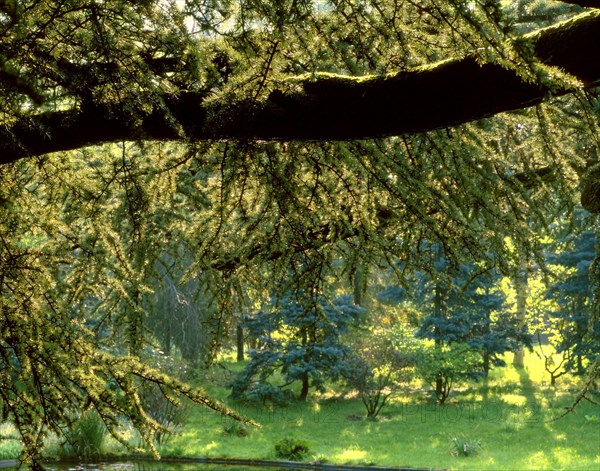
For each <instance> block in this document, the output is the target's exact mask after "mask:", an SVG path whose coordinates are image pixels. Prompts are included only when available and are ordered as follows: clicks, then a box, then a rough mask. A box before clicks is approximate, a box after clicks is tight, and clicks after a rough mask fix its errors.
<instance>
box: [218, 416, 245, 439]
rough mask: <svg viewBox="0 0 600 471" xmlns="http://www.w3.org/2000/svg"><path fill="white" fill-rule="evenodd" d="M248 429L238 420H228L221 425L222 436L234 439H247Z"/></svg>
mask: <svg viewBox="0 0 600 471" xmlns="http://www.w3.org/2000/svg"><path fill="white" fill-rule="evenodd" d="M248 433H249V432H248V427H247V426H246V425H245V424H243V423H242V422H240V421H238V420H229V421H227V422H226V423H225V424H224V425H223V434H225V435H230V436H235V437H247V436H248Z"/></svg>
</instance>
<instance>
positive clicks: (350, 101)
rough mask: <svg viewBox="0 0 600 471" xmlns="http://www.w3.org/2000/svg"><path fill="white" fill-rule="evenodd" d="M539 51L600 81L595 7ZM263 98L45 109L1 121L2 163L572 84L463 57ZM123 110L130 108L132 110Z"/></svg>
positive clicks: (536, 96) (318, 123) (312, 129)
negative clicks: (528, 78) (143, 109)
mask: <svg viewBox="0 0 600 471" xmlns="http://www.w3.org/2000/svg"><path fill="white" fill-rule="evenodd" d="M526 40H528V41H531V42H532V44H533V47H534V48H535V49H534V50H535V54H536V56H537V57H538V59H539V60H540V61H541V62H542V63H544V64H547V65H551V66H556V67H560V68H561V69H563V70H564V71H566V72H568V73H570V74H572V75H573V76H575V77H576V78H577V79H579V80H580V82H581V83H582V84H583V86H584V87H587V88H589V87H594V86H596V85H598V84H600V48H597V47H590V46H592V45H594V44H600V11H596V10H593V11H590V12H588V13H585V14H583V15H580V16H578V17H576V18H573V19H571V20H569V21H567V22H564V23H560V24H558V25H555V26H552V27H550V28H546V29H543V30H540V31H538V32H536V33H534V34H530V35H528V36H526ZM288 85H289V87H288V89H283V90H275V91H273V92H272V93H271V94H270V96H269V97H268V99H266V100H264V101H263V102H259V103H256V102H254V101H252V100H246V101H243V100H242V101H238V102H234V103H227V104H221V105H214V104H213V105H211V106H209V105H207V104H206V103H205V97H204V96H203V95H202V94H200V93H180V94H178V95H176V96H175V95H166V96H164V97H163V100H164V103H162V104H161V105H160V106H159V105H157V106H156V107H155V109H154V110H153V111H151V112H149V113H147V114H145V115H141V116H140V115H133V114H132V112H131V111H130V110H131V108H132V107H131V106H124V103H116V104H114V105H112V106H108V105H102V106H95V107H94V106H92V107H84V108H82V109H72V110H68V111H60V112H50V113H41V114H39V115H34V116H29V117H26V118H23V119H21V120H20V121H18V122H16V123H14V124H12V125H10V126H4V127H0V163H7V162H11V161H14V160H17V159H19V158H23V157H27V156H35V155H41V154H46V153H50V152H55V151H62V150H72V149H77V148H81V147H84V146H88V145H94V144H101V143H105V142H116V141H122V140H184V139H189V140H192V141H194V140H196V141H198V140H211V139H263V140H282V141H286V140H287V141H291V140H351V139H360V138H375V137H385V136H393V135H401V134H407V133H418V132H425V131H430V130H433V129H438V128H443V127H449V126H455V125H459V124H461V123H465V122H469V121H473V120H477V119H480V118H484V117H488V116H492V115H494V114H496V113H500V112H504V111H510V110H516V109H520V108H525V107H529V106H532V105H535V104H537V103H540V102H542V101H543V100H545V99H547V98H548V97H550V96H553V95H560V94H565V93H569V92H570V91H572V90H571V89H566V88H565V89H560V90H552V93H550V90H548V89H546V88H544V87H543V86H540V85H538V84H535V83H529V82H525V81H523V80H522V79H521V78H520V77H519V76H518V75H517V74H516V73H515V72H514V71H511V70H506V69H504V68H502V67H500V66H499V65H495V64H483V65H481V64H479V63H478V61H477V59H476V58H475V57H474V56H472V57H466V58H464V59H460V60H448V61H445V62H442V63H439V64H437V65H432V66H430V67H426V68H422V69H419V70H415V71H411V72H400V73H397V74H395V75H390V76H386V77H363V78H351V77H342V76H336V75H331V74H320V75H317V76H316V77H313V78H308V77H295V78H290V80H289V83H288ZM128 110H129V111H128Z"/></svg>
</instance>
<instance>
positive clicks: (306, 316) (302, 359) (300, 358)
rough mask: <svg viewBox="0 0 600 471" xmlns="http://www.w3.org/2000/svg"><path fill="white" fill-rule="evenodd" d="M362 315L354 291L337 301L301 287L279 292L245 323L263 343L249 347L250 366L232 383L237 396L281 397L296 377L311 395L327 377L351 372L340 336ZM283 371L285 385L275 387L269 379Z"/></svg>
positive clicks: (347, 351) (302, 393)
mask: <svg viewBox="0 0 600 471" xmlns="http://www.w3.org/2000/svg"><path fill="white" fill-rule="evenodd" d="M362 314H363V309H361V308H360V307H358V306H356V305H354V304H352V300H351V299H350V297H349V296H340V297H338V298H336V299H334V300H333V301H332V302H328V301H327V300H326V299H325V298H324V297H323V296H318V297H310V296H306V295H305V294H304V293H302V292H299V293H298V292H296V293H291V292H285V293H284V294H282V295H280V296H275V297H274V299H273V300H272V302H271V308H270V309H268V310H265V311H261V312H259V313H257V314H256V315H255V316H253V317H252V318H251V319H249V320H248V322H247V323H246V328H247V329H248V331H249V332H250V333H251V335H253V336H256V337H258V339H259V342H260V345H261V347H260V349H258V350H254V351H251V352H250V361H249V363H248V365H247V366H246V368H245V369H244V370H243V371H242V372H240V373H239V374H238V376H237V377H236V378H235V380H234V381H233V383H232V385H231V387H232V396H233V397H234V398H240V397H242V396H243V395H245V396H246V397H248V398H258V399H262V400H265V399H275V400H277V399H278V398H279V397H280V396H281V394H280V390H281V389H282V388H285V387H287V386H289V385H291V384H292V383H294V382H297V381H299V382H300V383H301V390H300V394H299V399H300V400H305V399H306V397H307V396H308V392H309V389H310V387H311V386H312V387H315V388H316V389H318V390H321V391H323V390H324V387H325V381H326V380H337V379H339V378H343V377H344V375H345V374H346V366H347V363H348V360H349V359H350V357H351V350H350V349H349V348H348V347H347V346H345V345H343V344H342V343H341V341H340V340H341V339H340V336H341V335H342V334H344V333H345V332H346V331H347V330H348V327H349V326H350V325H351V324H352V323H354V322H357V321H358V318H359V317H360V316H361V315H362ZM279 372H280V373H281V375H282V376H283V381H284V384H282V385H279V386H276V387H275V386H273V385H271V383H270V382H269V378H271V377H272V376H273V375H274V374H275V373H279Z"/></svg>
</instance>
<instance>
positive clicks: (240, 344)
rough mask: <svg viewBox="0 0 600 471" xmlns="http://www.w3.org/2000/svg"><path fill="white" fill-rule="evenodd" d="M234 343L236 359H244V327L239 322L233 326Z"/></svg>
mask: <svg viewBox="0 0 600 471" xmlns="http://www.w3.org/2000/svg"><path fill="white" fill-rule="evenodd" d="M235 344H236V347H237V361H244V328H243V327H242V324H241V322H238V325H237V326H236V328H235Z"/></svg>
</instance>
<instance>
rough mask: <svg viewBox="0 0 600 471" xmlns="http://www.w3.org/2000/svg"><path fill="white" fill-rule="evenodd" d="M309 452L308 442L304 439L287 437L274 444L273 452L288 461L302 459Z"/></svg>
mask: <svg viewBox="0 0 600 471" xmlns="http://www.w3.org/2000/svg"><path fill="white" fill-rule="evenodd" d="M310 453H311V451H310V444H309V443H308V442H307V441H306V440H299V439H297V438H290V437H287V438H284V439H282V440H279V441H278V442H277V443H276V444H275V454H276V455H277V457H278V458H283V459H286V460H290V461H302V460H303V459H305V458H307V457H308V456H309V455H310Z"/></svg>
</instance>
